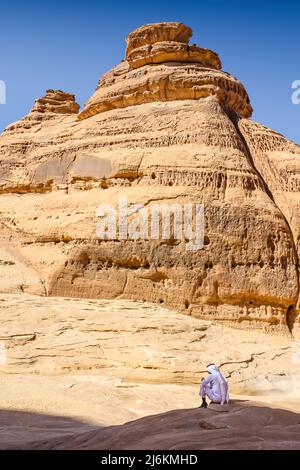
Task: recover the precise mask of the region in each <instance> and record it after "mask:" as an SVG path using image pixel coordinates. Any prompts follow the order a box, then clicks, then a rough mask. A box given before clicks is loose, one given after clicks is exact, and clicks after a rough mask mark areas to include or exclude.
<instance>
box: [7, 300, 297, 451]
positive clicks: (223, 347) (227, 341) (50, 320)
mask: <svg viewBox="0 0 300 470" xmlns="http://www.w3.org/2000/svg"><path fill="white" fill-rule="evenodd" d="M0 311H1V323H0V375H1V380H0V427H1V430H2V432H1V439H0V449H11V448H18V449H20V448H21V449H31V448H34V449H43V448H48V449H49V448H82V449H83V448H84V449H89V448H90V449H91V448H95V449H99V448H106V449H107V448H109V449H113V448H118V449H120V448H128V447H130V448H135V449H136V448H142V447H143V448H147V449H153V448H166V449H169V448H174V446H175V447H176V448H178V449H184V448H189V449H190V448H195V449H197V448H204V449H205V448H206V449H208V448H211V445H212V444H211V442H212V437H213V445H214V448H227V449H228V448H248V449H249V448H286V449H287V448H297V447H299V425H295V423H299V414H297V412H298V413H299V411H300V401H299V383H300V368H299V365H300V361H299V359H300V355H299V353H300V351H297V350H296V349H295V348H294V345H293V344H292V343H291V341H290V339H289V338H287V337H281V336H278V335H276V336H274V335H266V334H265V333H262V332H257V331H237V330H233V329H232V328H228V327H226V326H223V325H217V324H213V323H211V322H208V321H206V320H197V319H195V318H192V317H190V316H188V315H182V314H179V313H176V312H172V311H169V310H168V309H166V308H163V307H161V306H160V305H153V304H148V303H144V302H132V301H128V300H97V299H93V300H89V299H64V298H54V297H52V298H49V297H48V298H47V297H41V296H37V295H35V296H33V295H29V294H25V293H23V294H18V293H13V294H0ZM3 344H5V349H3ZM3 352H5V360H3V359H4V356H3ZM212 358H213V360H215V361H216V362H218V363H219V364H221V365H222V370H223V372H224V373H225V374H226V376H227V377H228V380H229V384H230V396H231V401H230V403H229V405H228V407H225V411H226V412H225V413H223V412H222V413H218V412H217V411H219V410H218V405H216V407H217V408H216V409H215V408H214V407H213V406H210V407H209V408H208V409H207V410H204V411H203V410H202V409H201V410H199V409H197V407H198V406H199V396H198V387H199V382H200V378H201V377H202V376H203V375H204V374H205V366H206V364H207V363H208V362H211V360H212ZM297 359H298V360H297ZM237 393H238V394H239V396H238V400H236V398H237V397H236V396H235V395H234V394H237ZM253 400H255V402H256V403H255V402H253ZM191 408H192V409H191ZM274 408H277V410H276V409H274ZM278 408H283V409H281V410H279V409H278ZM223 409H224V408H222V411H223ZM21 410H22V411H21ZM288 410H290V411H288ZM292 410H293V411H294V413H292ZM158 413H159V414H158ZM161 413H163V414H161ZM149 415H150V416H149ZM147 416H148V417H147ZM128 421H130V423H128ZM20 423H21V424H22V425H20ZM124 423H126V424H124ZM115 425H117V426H115ZM158 430H159V439H157V433H158ZM283 436H284V437H283Z"/></svg>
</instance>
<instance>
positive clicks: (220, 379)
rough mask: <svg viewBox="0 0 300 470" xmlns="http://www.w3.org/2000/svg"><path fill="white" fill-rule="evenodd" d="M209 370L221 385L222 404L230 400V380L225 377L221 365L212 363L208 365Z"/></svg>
mask: <svg viewBox="0 0 300 470" xmlns="http://www.w3.org/2000/svg"><path fill="white" fill-rule="evenodd" d="M206 369H207V372H209V373H210V374H211V375H213V376H214V378H215V379H216V381H217V382H218V384H219V387H220V394H221V405H224V403H225V402H226V403H228V402H229V393H228V382H227V380H226V379H225V377H224V375H223V374H222V372H221V371H220V369H219V367H218V366H216V365H215V364H210V365H209V366H207V368H206Z"/></svg>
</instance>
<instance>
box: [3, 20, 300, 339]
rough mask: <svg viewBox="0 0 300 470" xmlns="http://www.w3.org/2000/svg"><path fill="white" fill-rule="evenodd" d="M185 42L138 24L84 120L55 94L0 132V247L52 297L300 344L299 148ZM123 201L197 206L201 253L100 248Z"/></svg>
mask: <svg viewBox="0 0 300 470" xmlns="http://www.w3.org/2000/svg"><path fill="white" fill-rule="evenodd" d="M190 36H191V30H190V28H188V27H186V26H184V25H182V24H181V23H159V24H155V25H147V26H146V27H142V28H139V29H138V30H136V31H135V32H133V33H131V34H130V35H129V36H128V38H127V51H126V60H125V61H123V62H122V63H121V64H120V65H119V66H116V67H114V68H113V69H112V71H110V72H108V73H107V74H105V75H104V77H102V79H101V80H100V82H99V86H98V88H97V90H96V92H95V94H94V95H93V96H92V97H91V98H90V100H89V101H88V103H87V105H86V107H85V108H84V109H83V110H82V111H81V112H80V113H79V114H78V113H77V109H78V106H77V105H76V103H75V99H74V96H73V95H70V94H65V93H63V92H61V91H58V92H55V91H53V90H52V91H50V92H49V91H48V92H47V94H46V97H45V98H43V99H40V100H38V101H37V102H36V105H35V107H34V108H33V110H32V111H31V112H30V113H29V114H28V115H27V116H26V117H25V118H23V119H22V120H20V121H19V122H18V123H15V124H13V125H11V126H9V127H8V128H7V129H6V130H5V131H4V133H3V134H2V135H1V137H0V161H1V166H0V192H1V196H0V211H1V232H0V237H1V240H2V242H3V244H5V246H7V245H9V246H10V249H12V250H14V253H15V255H16V256H17V257H18V259H22V260H23V262H24V264H25V265H28V268H30V269H29V270H30V273H32V272H35V273H38V274H39V277H40V280H41V286H42V288H43V289H44V291H45V293H46V294H47V295H56V296H70V297H75V296H76V297H89V298H91V297H92V298H128V299H134V300H135V299H138V300H147V301H151V302H158V303H161V304H164V305H166V306H170V307H172V308H174V309H177V310H180V311H183V312H185V313H188V314H190V315H193V316H195V317H199V318H204V319H213V320H217V321H220V322H226V323H227V324H230V325H233V326H236V327H241V328H263V329H266V330H268V331H274V332H281V333H287V334H289V331H293V334H294V335H298V334H299V333H298V331H299V320H298V318H299V317H298V310H297V308H296V307H297V306H298V297H299V280H298V278H299V266H298V256H299V255H298V245H299V243H298V232H297V230H298V229H297V227H298V224H297V217H298V215H297V214H298V213H299V205H298V196H297V188H298V187H299V168H300V163H299V161H298V159H297V155H299V146H297V145H296V144H293V143H291V142H289V141H288V140H287V139H285V138H284V137H283V136H278V134H275V133H274V132H273V131H271V130H270V129H266V128H263V127H262V126H260V125H258V124H256V123H254V122H253V121H251V120H249V119H248V117H249V116H250V115H251V111H252V108H251V105H250V102H249V98H248V95H247V92H246V91H245V89H244V87H243V85H242V84H241V83H240V82H239V81H238V80H237V79H235V78H234V77H233V76H232V75H229V74H228V73H225V72H223V71H221V70H220V67H221V64H220V61H219V59H218V56H217V55H216V54H215V53H214V52H212V51H209V50H206V49H202V48H198V47H196V46H189V45H188V39H189V37H190ZM261 129H262V130H261ZM291 193H293V197H292V203H291V204H289V200H288V199H287V198H288V197H289V196H290V194H291ZM120 195H122V196H126V197H127V199H128V202H129V203H134V204H144V205H146V206H147V207H149V208H151V207H152V206H153V204H155V203H157V202H162V203H168V204H171V203H174V202H175V203H179V204H185V203H191V202H192V203H202V204H204V208H205V209H204V210H205V214H204V215H205V237H204V247H203V249H201V250H198V251H189V250H187V249H186V240H183V239H182V240H181V239H178V240H177V239H174V237H173V238H172V237H170V239H169V240H163V239H159V240H151V239H150V240H149V239H145V240H144V239H142V240H130V239H126V240H116V239H112V240H105V241H104V240H99V238H98V237H97V234H96V226H97V222H98V221H99V218H98V217H97V216H96V209H97V207H98V206H99V205H100V204H114V205H115V206H116V207H117V206H118V203H119V196H120ZM138 215H139V214H136V217H138ZM133 217H135V216H133ZM4 269H5V268H4ZM28 272H29V271H28ZM0 279H1V277H0ZM22 282H23V281H22ZM30 282H31V281H30V280H29V282H28V285H29V287H26V292H27V291H28V292H35V291H34V289H35V288H34V289H31V288H30ZM23 284H24V283H23ZM0 289H1V285H0ZM14 289H15V287H14ZM2 290H3V289H2ZM4 291H5V292H7V291H8V288H7V284H6V285H5V288H4Z"/></svg>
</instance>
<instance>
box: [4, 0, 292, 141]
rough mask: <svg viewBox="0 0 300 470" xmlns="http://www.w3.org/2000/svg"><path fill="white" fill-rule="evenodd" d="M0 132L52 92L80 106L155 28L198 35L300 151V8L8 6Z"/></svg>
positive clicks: (230, 4) (250, 1) (263, 117)
mask: <svg viewBox="0 0 300 470" xmlns="http://www.w3.org/2000/svg"><path fill="white" fill-rule="evenodd" d="M0 15H1V25H0V39H1V42H0V44H1V46H0V47H1V67H0V80H4V81H5V82H6V86H7V104H6V105H0V130H2V129H3V128H4V127H5V126H6V125H7V124H9V123H10V122H12V121H15V120H17V119H19V118H21V117H22V116H24V115H25V114H26V113H27V112H28V111H29V109H30V108H31V107H32V104H33V101H34V99H35V98H37V97H40V96H42V95H43V94H44V92H45V90H46V89H47V88H56V89H62V90H65V91H68V92H72V93H75V95H76V99H77V101H78V102H79V103H80V105H81V106H82V105H83V103H84V102H85V101H86V100H87V99H88V97H89V96H90V95H91V94H92V93H93V91H94V89H95V87H96V84H97V81H98V79H99V77H100V75H102V74H103V73H104V72H105V71H107V70H108V69H110V68H111V67H112V66H113V65H114V64H117V63H118V62H120V60H121V59H122V58H123V57H124V52H125V35H126V34H127V33H128V32H130V31H132V30H133V29H135V28H137V27H139V26H141V25H143V24H145V23H153V22H158V21H182V22H184V23H185V24H187V25H189V26H191V27H192V29H193V31H194V36H193V38H192V40H191V41H192V43H194V42H195V43H197V44H199V45H200V46H203V47H208V48H210V49H213V50H215V51H216V52H218V53H219V55H220V57H221V60H222V63H223V70H226V71H228V72H230V73H232V74H233V75H235V76H236V77H237V78H239V79H240V80H241V81H242V82H243V83H244V85H245V86H246V88H247V90H248V93H249V95H250V99H251V102H252V105H253V107H254V115H253V118H254V119H255V120H257V121H259V122H261V123H263V124H265V125H267V126H269V127H271V128H273V129H275V130H277V131H279V132H281V133H283V134H285V135H286V136H287V137H289V138H290V139H292V140H295V141H296V142H298V143H300V104H299V105H294V104H292V102H291V94H292V90H291V83H292V82H293V81H294V80H300V0H299V1H295V0H290V1H289V0H286V1H278V0H273V1H271V0H261V1H257V0H245V1H243V0H226V1H224V0H223V1H221V0H214V1H211V0H205V1H202V0H180V1H177V0H173V1H171V0H167V1H163V0H160V1H157V0H151V1H148V2H145V1H142V0H139V1H135V0H132V1H131V0H128V1H127V2H125V1H124V2H121V1H118V0H111V1H106V2H102V1H92V0H85V1H77V0H73V1H70V0H65V1H61V2H60V1H57V0H53V1H52V2H50V1H47V0H45V1H41V0H40V1H33V0H29V1H26V0H25V1H20V0H15V1H14V2H13V1H11V2H2V4H1V9H0Z"/></svg>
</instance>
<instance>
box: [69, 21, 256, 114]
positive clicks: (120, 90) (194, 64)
mask: <svg viewBox="0 0 300 470" xmlns="http://www.w3.org/2000/svg"><path fill="white" fill-rule="evenodd" d="M191 35H192V31H191V29H190V28H188V27H187V26H185V25H184V24H182V23H156V24H150V25H146V26H143V27H141V28H138V29H137V30H135V31H133V33H131V34H129V35H128V36H127V50H126V60H125V61H123V62H121V64H120V65H117V66H116V67H114V68H113V69H112V70H111V71H110V72H108V73H107V74H105V75H104V77H103V78H102V79H101V80H100V81H99V85H98V87H97V89H96V91H95V93H94V95H93V96H92V97H91V98H90V99H89V100H88V102H87V103H86V106H85V108H84V109H83V110H82V111H81V112H80V113H79V116H78V117H79V119H86V118H88V117H90V116H93V115H95V114H98V113H101V112H104V111H108V110H111V109H115V108H125V107H127V106H134V105H138V104H142V103H150V102H155V101H174V100H188V99H191V100H199V99H202V98H206V97H208V96H212V95H213V96H216V97H217V98H218V100H219V101H220V102H222V103H224V104H226V105H228V106H229V107H230V108H232V109H234V110H235V111H236V112H237V113H238V114H239V115H241V116H243V117H249V116H251V113H252V107H251V105H250V101H249V97H248V95H247V92H246V90H245V89H244V87H243V85H242V84H241V83H240V82H239V81H238V80H237V79H236V78H235V77H233V76H232V75H230V74H228V73H225V72H222V71H220V70H219V69H220V68H221V61H220V59H219V57H218V55H217V54H216V53H215V52H213V51H210V50H209V49H204V48H201V47H198V46H196V45H192V46H190V45H189V44H188V41H189V38H190V36H191Z"/></svg>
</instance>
